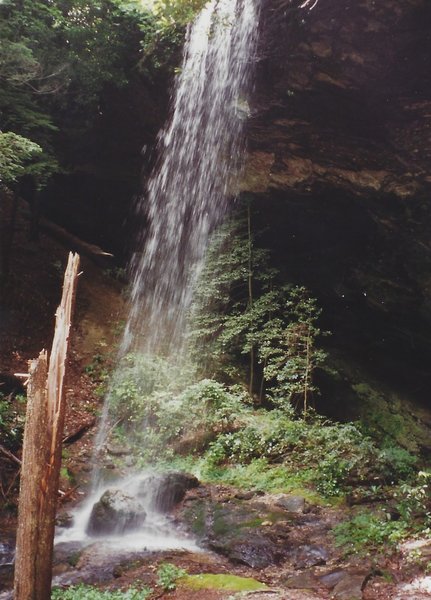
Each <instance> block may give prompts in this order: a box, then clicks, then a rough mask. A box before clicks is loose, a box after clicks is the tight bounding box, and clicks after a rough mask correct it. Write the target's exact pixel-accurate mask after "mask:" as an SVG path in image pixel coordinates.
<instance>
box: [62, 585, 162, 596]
mask: <svg viewBox="0 0 431 600" xmlns="http://www.w3.org/2000/svg"><path fill="white" fill-rule="evenodd" d="M151 593H152V590H151V589H150V588H148V587H145V588H142V589H140V590H138V589H136V588H129V589H128V590H125V591H117V590H116V591H110V590H99V589H98V588H96V587H94V586H92V585H84V584H80V585H73V586H71V587H69V588H67V589H63V588H54V589H53V590H52V593H51V598H52V600H147V598H149V597H150V595H151Z"/></svg>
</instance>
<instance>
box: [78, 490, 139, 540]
mask: <svg viewBox="0 0 431 600" xmlns="http://www.w3.org/2000/svg"><path fill="white" fill-rule="evenodd" d="M145 517H146V513H145V510H144V507H143V506H142V504H141V503H140V502H139V501H138V500H136V499H135V498H133V497H132V496H129V495H127V494H125V493H124V492H123V491H122V490H119V489H115V488H112V489H109V490H106V492H105V493H104V494H103V495H102V497H101V498H100V500H99V501H98V502H96V504H95V505H94V506H93V510H92V511H91V515H90V519H89V523H88V526H87V533H88V534H89V535H104V534H112V533H123V532H124V531H128V530H131V529H134V528H136V527H139V526H140V525H142V524H143V522H144V521H145Z"/></svg>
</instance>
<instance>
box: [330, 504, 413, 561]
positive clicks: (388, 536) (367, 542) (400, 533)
mask: <svg viewBox="0 0 431 600" xmlns="http://www.w3.org/2000/svg"><path fill="white" fill-rule="evenodd" d="M389 519H390V517H389V515H386V514H383V515H382V516H379V515H376V514H374V513H372V512H369V511H367V512H361V513H359V514H358V515H356V516H354V517H353V518H352V519H350V520H348V521H345V522H344V523H339V524H338V525H336V526H335V527H334V529H333V533H334V536H335V543H336V545H337V546H343V547H344V548H345V551H346V553H347V554H352V553H359V554H361V553H365V552H369V551H370V550H379V549H381V548H382V547H383V546H392V547H394V546H395V545H396V543H397V542H399V541H400V540H401V539H402V538H403V537H404V536H405V535H406V533H407V531H408V527H407V525H406V524H405V522H404V521H401V520H400V521H391V520H389Z"/></svg>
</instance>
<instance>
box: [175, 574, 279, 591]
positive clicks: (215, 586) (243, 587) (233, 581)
mask: <svg viewBox="0 0 431 600" xmlns="http://www.w3.org/2000/svg"><path fill="white" fill-rule="evenodd" d="M178 583H179V584H180V585H182V586H184V587H188V588H190V589H193V590H227V591H229V592H254V591H257V590H265V589H268V586H267V585H265V584H264V583H261V582H260V581H257V580H256V579H252V578H251V577H239V576H237V575H230V574H219V575H215V574H212V573H202V574H200V575H186V576H185V577H182V578H181V579H179V580H178Z"/></svg>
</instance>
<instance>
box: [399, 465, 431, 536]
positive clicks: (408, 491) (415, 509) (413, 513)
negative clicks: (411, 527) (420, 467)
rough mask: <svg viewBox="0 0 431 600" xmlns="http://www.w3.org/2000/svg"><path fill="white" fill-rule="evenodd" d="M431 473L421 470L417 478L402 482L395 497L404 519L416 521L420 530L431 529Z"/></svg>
mask: <svg viewBox="0 0 431 600" xmlns="http://www.w3.org/2000/svg"><path fill="white" fill-rule="evenodd" d="M430 480H431V473H430V472H429V471H419V472H418V473H417V475H416V477H415V478H412V479H411V480H410V481H405V482H403V483H401V485H400V486H399V489H398V491H397V492H396V493H395V498H396V499H397V500H398V504H397V508H398V510H399V512H400V515H401V517H402V519H403V520H404V521H406V522H409V523H411V524H412V523H414V522H416V525H417V526H418V527H419V529H420V530H423V529H426V531H427V533H429V532H430V529H431V489H430Z"/></svg>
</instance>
